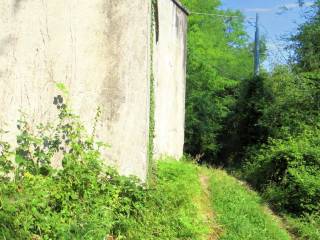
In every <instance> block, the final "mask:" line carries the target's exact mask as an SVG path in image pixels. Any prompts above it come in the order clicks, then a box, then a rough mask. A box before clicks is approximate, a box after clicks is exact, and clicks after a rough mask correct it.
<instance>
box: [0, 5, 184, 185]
mask: <svg viewBox="0 0 320 240" xmlns="http://www.w3.org/2000/svg"><path fill="white" fill-rule="evenodd" d="M150 20H151V1H150V0H134V1H133V0H90V1H88V0H67V1H66V0H50V1H49V0H5V1H1V2H0V129H4V130H7V131H9V133H8V134H7V135H5V136H4V137H5V140H8V141H10V142H12V143H14V142H15V136H16V133H17V129H16V124H17V119H19V117H20V116H21V115H20V112H19V110H21V111H23V112H25V113H26V114H27V115H28V118H29V120H30V122H32V123H34V124H35V125H36V123H39V122H46V121H52V120H53V119H56V117H57V116H56V114H57V112H56V109H55V106H54V105H53V104H52V102H53V97H54V96H55V95H57V94H58V91H57V89H56V87H55V84H56V83H57V82H63V83H64V84H65V85H66V86H67V88H68V89H69V91H70V102H71V107H72V108H73V110H74V111H75V112H76V113H78V114H80V117H81V121H82V122H84V124H85V126H86V127H87V129H88V130H89V131H90V130H91V129H92V125H93V119H94V116H95V113H96V109H97V107H98V106H101V107H102V117H101V121H100V122H99V126H98V129H97V137H98V138H99V139H100V140H103V141H104V142H107V143H109V144H110V145H111V148H110V149H108V150H107V151H106V152H105V153H104V156H105V158H106V163H107V164H112V165H114V166H116V167H117V168H118V169H119V170H120V172H121V173H122V174H125V175H130V174H134V175H136V176H139V177H140V178H141V179H143V180H144V179H145V177H146V171H147V144H148V132H149V109H150V104H149V102H150V78H149V77H150V72H149V70H150V25H151V24H150ZM159 20H160V21H159V23H160V25H159V31H160V35H159V37H160V38H159V41H158V43H157V44H156V45H155V56H154V57H155V60H154V61H155V62H154V64H155V71H156V72H155V75H156V86H155V90H156V96H155V98H156V99H155V100H156V116H155V118H156V129H155V131H156V138H155V151H156V156H160V155H162V154H166V155H167V154H168V155H172V156H176V157H180V156H181V155H182V149H183V132H184V129H183V128H184V92H185V61H186V59H185V58H186V54H185V51H186V47H185V37H186V27H187V24H186V15H185V13H184V12H183V11H182V10H181V8H179V7H178V6H177V4H176V3H175V1H173V0H159Z"/></svg>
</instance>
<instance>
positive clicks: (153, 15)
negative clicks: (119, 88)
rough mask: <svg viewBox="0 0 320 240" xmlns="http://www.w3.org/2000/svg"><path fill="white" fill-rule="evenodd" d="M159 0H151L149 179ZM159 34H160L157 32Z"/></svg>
mask: <svg viewBox="0 0 320 240" xmlns="http://www.w3.org/2000/svg"><path fill="white" fill-rule="evenodd" d="M157 10H158V0H151V21H150V31H151V34H150V109H149V139H148V179H150V177H151V175H152V172H153V155H154V152H153V150H154V137H155V90H154V88H155V83H154V82H155V79H154V68H153V64H154V61H153V60H154V57H153V54H154V40H155V31H156V19H157ZM157 36H158V34H157Z"/></svg>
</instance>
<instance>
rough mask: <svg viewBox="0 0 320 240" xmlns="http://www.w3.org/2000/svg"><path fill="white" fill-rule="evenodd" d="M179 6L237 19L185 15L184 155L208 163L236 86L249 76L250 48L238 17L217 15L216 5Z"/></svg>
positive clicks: (214, 1) (201, 0)
mask: <svg viewBox="0 0 320 240" xmlns="http://www.w3.org/2000/svg"><path fill="white" fill-rule="evenodd" d="M182 2H183V3H184V4H185V5H186V6H187V8H188V9H190V10H191V11H192V12H203V13H213V14H225V15H230V16H231V15H236V16H238V17H233V18H232V17H230V18H227V17H226V18H221V17H215V16H207V15H195V14H191V16H189V30H188V65H187V95H186V144H185V151H186V152H187V153H189V154H192V155H194V156H195V155H197V154H204V160H207V161H211V162H212V160H213V158H215V157H216V155H217V153H218V151H219V149H220V146H219V143H218V140H217V136H218V135H219V133H220V131H221V129H222V128H223V125H224V121H225V118H226V117H227V116H228V115H229V114H230V112H231V110H232V106H233V105H234V103H235V102H236V98H237V92H238V87H239V84H240V82H241V81H242V80H244V79H247V78H248V77H249V76H251V74H252V69H253V57H252V44H251V43H250V42H249V38H248V35H247V33H246V32H245V28H244V17H243V16H242V15H241V13H240V12H233V11H223V10H219V7H220V5H221V3H220V1H218V0H210V1H209V0H188V1H182ZM261 49H262V50H263V49H264V48H263V47H262V48H261Z"/></svg>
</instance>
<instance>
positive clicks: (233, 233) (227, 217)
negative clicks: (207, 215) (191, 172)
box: [210, 170, 291, 240]
mask: <svg viewBox="0 0 320 240" xmlns="http://www.w3.org/2000/svg"><path fill="white" fill-rule="evenodd" d="M210 182H211V194H212V199H213V204H212V206H213V210H214V212H215V213H216V214H217V220H218V223H219V224H221V225H222V228H223V233H222V236H221V238H220V239H221V240H251V239H252V240H266V239H269V240H276V239H279V240H285V239H287V240H289V239H291V238H290V237H289V235H288V234H287V233H286V231H285V230H283V229H282V228H281V227H280V226H281V224H280V222H279V221H277V219H276V218H275V217H274V216H272V215H271V214H270V213H268V212H267V211H266V210H265V209H266V208H265V207H263V206H262V199H261V198H260V197H259V196H258V195H257V194H256V193H254V192H252V191H250V190H249V189H248V188H247V187H246V186H245V185H244V184H243V183H241V182H238V180H236V179H235V178H232V177H230V176H228V175H227V174H226V173H225V172H224V171H221V170H213V172H212V175H211V180H210Z"/></svg>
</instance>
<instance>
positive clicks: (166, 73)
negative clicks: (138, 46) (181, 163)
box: [155, 0, 187, 158]
mask: <svg viewBox="0 0 320 240" xmlns="http://www.w3.org/2000/svg"><path fill="white" fill-rule="evenodd" d="M158 9H159V41H158V43H157V44H156V49H155V50H156V51H155V55H156V56H155V64H156V67H155V78H156V84H155V85H156V86H155V88H156V90H155V93H156V96H155V102H156V107H155V124H156V126H155V135H156V137H155V155H156V157H158V158H159V157H161V156H162V155H169V156H173V157H176V158H179V157H181V156H182V155H183V144H184V120H185V117H184V116H185V88H186V83H185V79H186V53H187V51H186V50H187V49H186V35H187V14H186V12H185V11H184V9H183V8H181V6H180V4H179V2H178V1H176V0H175V1H174V0H158Z"/></svg>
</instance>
